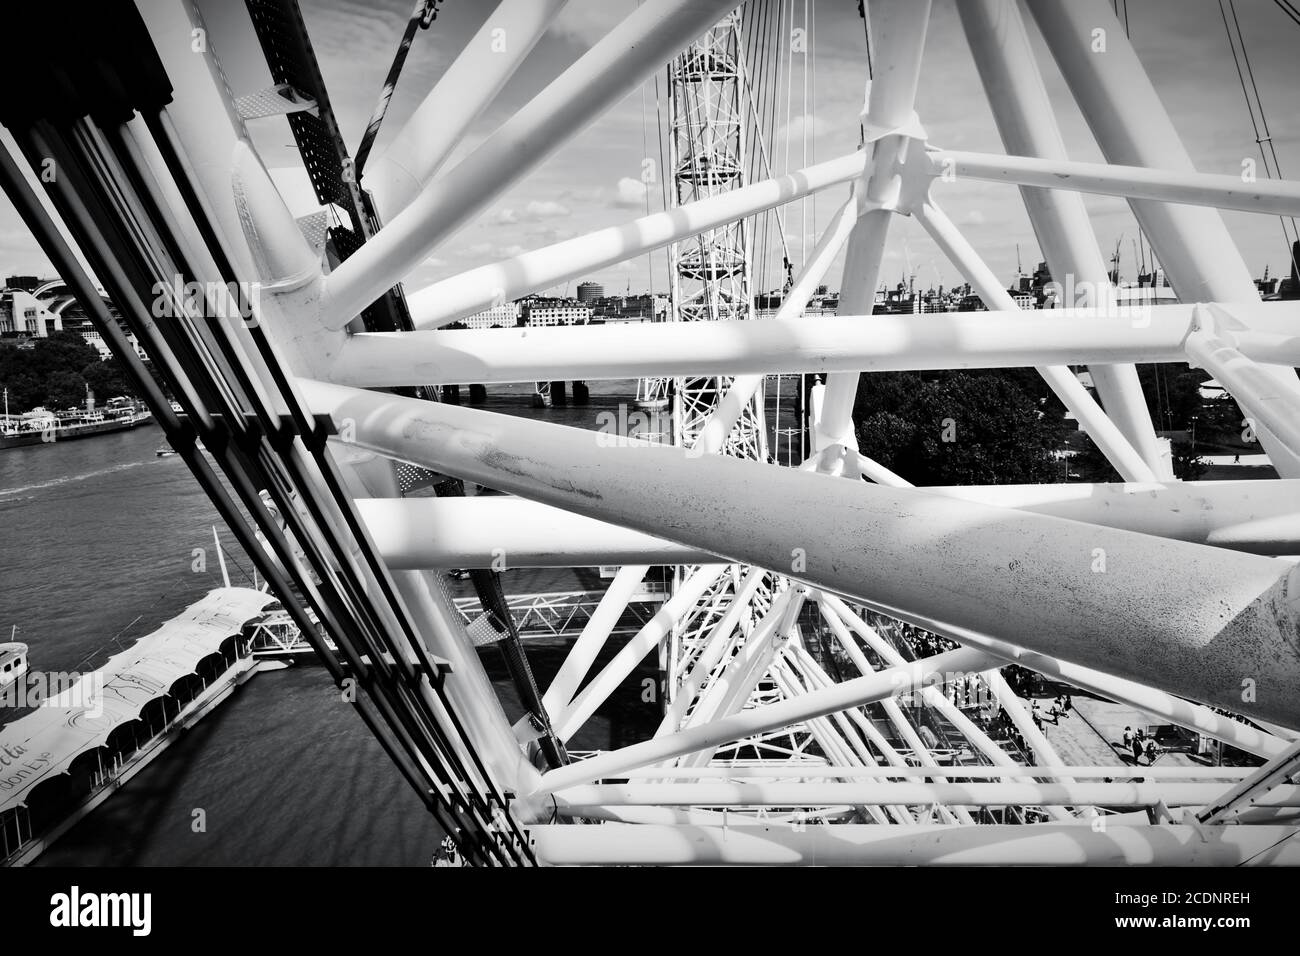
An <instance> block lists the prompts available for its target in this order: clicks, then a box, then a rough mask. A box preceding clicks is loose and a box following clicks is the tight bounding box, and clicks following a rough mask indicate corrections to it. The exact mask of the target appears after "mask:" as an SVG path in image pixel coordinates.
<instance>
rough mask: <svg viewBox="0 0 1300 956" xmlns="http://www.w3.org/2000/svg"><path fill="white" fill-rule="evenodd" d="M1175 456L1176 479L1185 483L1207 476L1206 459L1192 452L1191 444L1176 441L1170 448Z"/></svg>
mask: <svg viewBox="0 0 1300 956" xmlns="http://www.w3.org/2000/svg"><path fill="white" fill-rule="evenodd" d="M1170 451H1171V453H1172V455H1173V466H1174V477H1175V478H1181V479H1182V480H1183V481H1195V480H1196V479H1198V478H1200V477H1201V476H1202V475H1203V474H1205V471H1206V468H1208V467H1209V466H1208V465H1206V463H1205V459H1203V458H1202V457H1201V456H1200V455H1198V454H1196V452H1195V451H1193V450H1192V444H1191V442H1185V441H1176V442H1173V443H1172V445H1171V446H1170Z"/></svg>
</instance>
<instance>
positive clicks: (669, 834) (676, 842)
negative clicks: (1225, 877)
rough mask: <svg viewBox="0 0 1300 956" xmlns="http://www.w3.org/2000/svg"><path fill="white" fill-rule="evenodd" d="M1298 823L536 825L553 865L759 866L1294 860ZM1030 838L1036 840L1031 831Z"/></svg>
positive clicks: (1299, 857) (540, 850) (532, 831)
mask: <svg viewBox="0 0 1300 956" xmlns="http://www.w3.org/2000/svg"><path fill="white" fill-rule="evenodd" d="M1295 832H1296V831H1295V828H1294V827H1291V826H1279V825H1263V824H1261V825H1254V826H1235V827H1214V828H1213V829H1211V830H1210V831H1209V832H1208V833H1207V832H1206V829H1205V828H1197V827H1191V826H1181V825H1167V826H1140V825H1125V826H1120V825H1115V826H1108V827H1107V828H1106V829H1105V830H1093V829H1092V828H1091V827H1090V826H1089V825H1088V824H1087V823H1086V822H1082V823H1077V824H1071V823H1063V824H1040V825H1037V826H1035V827H1033V828H1032V832H1027V828H1026V827H1024V826H1019V825H1015V824H1006V825H987V826H978V827H969V826H961V825H952V826H944V825H938V824H927V825H921V826H916V827H908V828H907V829H905V830H904V829H901V828H898V827H882V826H876V825H874V824H838V825H835V826H819V825H815V824H810V825H807V826H805V827H803V828H800V829H796V828H794V827H785V826H782V827H773V826H763V825H762V824H761V822H760V824H759V825H756V826H735V825H733V826H726V827H722V826H712V827H709V826H682V827H674V826H655V825H637V824H625V823H610V824H605V825H604V826H599V827H575V826H561V825H543V826H536V827H530V828H529V831H528V833H529V836H531V837H532V838H533V840H534V841H535V842H534V847H535V849H536V852H537V856H538V859H539V860H540V861H541V862H542V863H544V864H547V865H551V866H565V865H569V866H572V865H597V866H598V865H605V864H607V865H618V866H637V865H643V866H672V865H689V864H694V865H706V866H707V865H715V866H728V865H729V866H735V865H756V866H854V865H857V866H867V865H877V866H887V865H902V866H919V865H925V866H974V865H989V866H997V865H1001V866H1014V865H1020V866H1057V867H1059V866H1080V865H1082V866H1152V865H1164V866H1175V865H1181V866H1241V865H1250V866H1265V865H1273V866H1279V865H1282V866H1285V865H1290V866H1296V865H1300V841H1297V840H1293V839H1291V837H1293V836H1294V835H1295ZM1031 837H1032V839H1031Z"/></svg>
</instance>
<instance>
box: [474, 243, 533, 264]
mask: <svg viewBox="0 0 1300 956" xmlns="http://www.w3.org/2000/svg"><path fill="white" fill-rule="evenodd" d="M465 251H466V252H467V253H469V255H470V257H471V258H473V259H490V260H496V259H513V258H514V257H515V256H519V255H523V254H524V253H525V252H527V251H528V250H526V249H525V248H524V247H523V246H521V245H518V244H517V243H515V244H511V245H508V246H502V245H498V244H497V243H494V242H476V243H475V244H474V245H472V246H469V247H467V248H466V249H465Z"/></svg>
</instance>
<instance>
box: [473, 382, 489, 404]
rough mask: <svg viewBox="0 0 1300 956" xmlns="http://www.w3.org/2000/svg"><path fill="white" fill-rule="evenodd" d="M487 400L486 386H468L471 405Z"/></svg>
mask: <svg viewBox="0 0 1300 956" xmlns="http://www.w3.org/2000/svg"><path fill="white" fill-rule="evenodd" d="M486 402H487V386H486V385H471V386H470V387H469V403H470V404H471V405H482V404H484V403H486Z"/></svg>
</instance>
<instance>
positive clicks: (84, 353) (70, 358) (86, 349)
mask: <svg viewBox="0 0 1300 956" xmlns="http://www.w3.org/2000/svg"><path fill="white" fill-rule="evenodd" d="M28 355H29V356H30V359H29V360H28V363H27V364H28V368H30V369H31V371H33V372H35V373H36V374H37V375H47V376H48V375H53V374H54V373H55V372H77V373H80V371H81V370H82V369H83V368H85V367H86V366H87V365H89V364H91V363H92V362H98V361H99V352H97V351H96V350H95V349H94V347H92V346H90V345H87V344H86V340H85V339H83V338H82V337H81V336H80V335H78V334H77V333H76V332H69V331H66V330H64V331H60V332H51V333H50V334H49V335H48V336H47V337H46V338H43V339H37V340H36V345H35V347H34V348H32V349H31V351H30V352H29V353H28Z"/></svg>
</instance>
